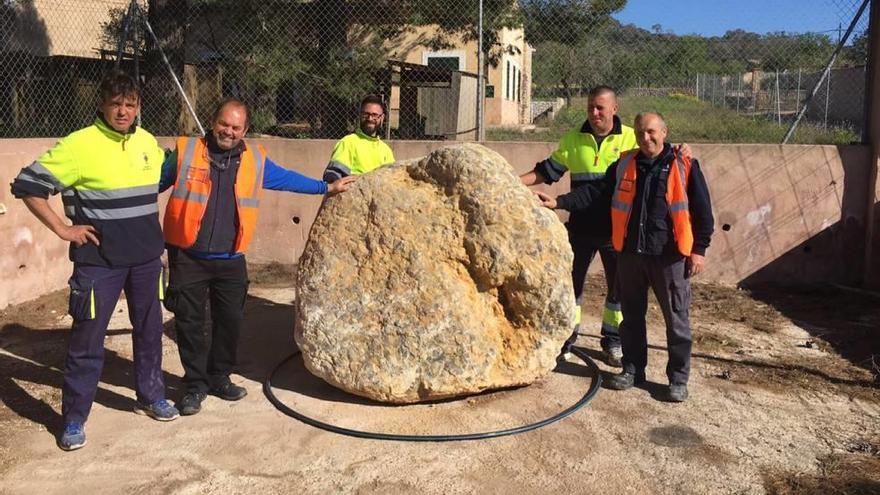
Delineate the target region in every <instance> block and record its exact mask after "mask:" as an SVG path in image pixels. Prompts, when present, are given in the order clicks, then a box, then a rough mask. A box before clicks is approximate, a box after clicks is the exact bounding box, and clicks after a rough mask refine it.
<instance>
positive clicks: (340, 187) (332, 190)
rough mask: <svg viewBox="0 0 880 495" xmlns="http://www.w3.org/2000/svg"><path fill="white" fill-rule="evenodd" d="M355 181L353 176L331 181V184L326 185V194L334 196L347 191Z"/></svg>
mask: <svg viewBox="0 0 880 495" xmlns="http://www.w3.org/2000/svg"><path fill="white" fill-rule="evenodd" d="M356 180H357V178H355V176H353V175H349V176H347V177H343V178H341V179H339V180H336V181H333V182H332V183H330V184H328V185H327V194H328V195H331V196H332V195H334V194H339V193H343V192H345V191H348V188H349V187H351V184H353V183H354V181H356Z"/></svg>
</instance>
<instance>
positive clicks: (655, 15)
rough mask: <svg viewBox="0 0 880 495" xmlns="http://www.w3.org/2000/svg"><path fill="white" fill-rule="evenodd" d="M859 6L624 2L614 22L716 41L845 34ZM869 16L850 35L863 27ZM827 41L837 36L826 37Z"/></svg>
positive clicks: (736, 0)
mask: <svg viewBox="0 0 880 495" xmlns="http://www.w3.org/2000/svg"><path fill="white" fill-rule="evenodd" d="M860 5H861V1H860V0H629V1H628V2H627V4H626V7H625V8H624V9H623V10H622V11H620V12H619V13H617V14H615V15H614V17H615V18H616V19H617V20H618V21H620V22H621V23H623V24H635V25H636V26H639V27H642V28H645V29H649V30H650V29H651V26H653V25H654V24H660V25H661V26H662V27H663V30H664V31H667V30H671V31H672V32H674V33H675V34H702V35H706V36H720V35H722V34H724V33H725V32H726V31H728V30H731V29H737V28H740V29H744V30H746V31H751V32H755V33H759V34H764V33H768V32H771V31H787V32H796V33H802V32H807V31H811V32H812V31H827V30H832V29H834V30H836V29H837V26H838V23H839V24H841V25H842V32H845V31H846V28H847V26H849V23H850V21H851V20H852V16H854V15H855V13H856V12H857V11H858V8H859V6H860ZM868 13H869V12H868V10H866V11H865V13H864V14H862V18H861V19H860V20H859V24H858V25H857V27H856V31H855V33H856V34H858V33H859V32H860V31H861V30H862V29H864V28H865V27H867V25H868ZM831 36H832V39H836V38H837V33H836V32H834V33H831Z"/></svg>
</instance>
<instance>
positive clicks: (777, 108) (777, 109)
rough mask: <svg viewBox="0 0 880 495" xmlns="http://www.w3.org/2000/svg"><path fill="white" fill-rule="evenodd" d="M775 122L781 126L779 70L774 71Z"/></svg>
mask: <svg viewBox="0 0 880 495" xmlns="http://www.w3.org/2000/svg"><path fill="white" fill-rule="evenodd" d="M776 121H777V122H778V123H779V125H782V105H781V103H780V101H779V69H776Z"/></svg>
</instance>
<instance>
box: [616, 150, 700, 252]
mask: <svg viewBox="0 0 880 495" xmlns="http://www.w3.org/2000/svg"><path fill="white" fill-rule="evenodd" d="M638 153H639V152H638V150H633V151H629V152H627V153H624V154H623V155H621V156H620V161H619V162H618V164H617V177H616V181H615V186H614V193H613V195H612V197H611V244H612V245H613V246H614V249H615V250H616V251H618V252H620V251H623V243H624V239H625V238H626V232H627V225H628V224H629V219H630V213H632V206H633V200H634V198H635V195H636V173H637V167H636V155H638ZM673 164H674V166H671V167H670V168H669V178H668V179H667V181H666V203H667V204H668V205H669V216H670V218H671V220H672V234H673V236H674V237H675V245H676V248H677V249H678V252H679V253H681V254H682V255H684V256H690V255H691V250H692V249H693V245H694V234H693V227H692V226H691V214H690V209H689V207H688V197H687V184H688V180H689V179H690V172H691V161H690V158H685V157H682V156H679V155H678V154H677V153H676V154H675V156H674V158H673Z"/></svg>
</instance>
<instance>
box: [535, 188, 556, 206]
mask: <svg viewBox="0 0 880 495" xmlns="http://www.w3.org/2000/svg"><path fill="white" fill-rule="evenodd" d="M535 196H537V197H538V200H539V201H541V206H543V207H545V208H550V209H551V210H555V209H556V198H554V197H552V196H550V195H549V194H547V193H543V192H541V191H535Z"/></svg>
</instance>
